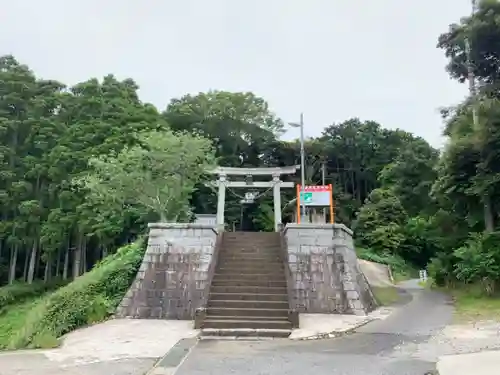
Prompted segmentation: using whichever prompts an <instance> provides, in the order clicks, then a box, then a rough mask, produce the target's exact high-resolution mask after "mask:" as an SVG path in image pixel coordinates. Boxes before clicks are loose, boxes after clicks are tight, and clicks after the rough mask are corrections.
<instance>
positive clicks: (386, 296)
mask: <svg viewBox="0 0 500 375" xmlns="http://www.w3.org/2000/svg"><path fill="white" fill-rule="evenodd" d="M372 291H373V294H375V298H376V299H377V301H378V303H379V304H381V305H382V306H390V305H394V304H395V303H397V302H399V301H400V299H401V295H400V294H399V291H398V288H396V287H393V286H388V287H380V286H372Z"/></svg>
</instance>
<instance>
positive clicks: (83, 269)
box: [80, 237, 87, 275]
mask: <svg viewBox="0 0 500 375" xmlns="http://www.w3.org/2000/svg"><path fill="white" fill-rule="evenodd" d="M82 242H83V243H82V266H81V268H80V275H83V274H84V273H85V272H87V239H86V238H85V237H84V238H83V240H82Z"/></svg>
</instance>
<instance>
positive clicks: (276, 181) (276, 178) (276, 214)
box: [273, 174, 281, 232]
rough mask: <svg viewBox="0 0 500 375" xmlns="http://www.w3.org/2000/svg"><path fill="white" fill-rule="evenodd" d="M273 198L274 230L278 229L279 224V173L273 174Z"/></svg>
mask: <svg viewBox="0 0 500 375" xmlns="http://www.w3.org/2000/svg"><path fill="white" fill-rule="evenodd" d="M273 182H274V186H273V199H274V230H275V231H276V232H278V231H279V228H280V225H281V186H280V183H281V180H280V175H279V174H275V175H273Z"/></svg>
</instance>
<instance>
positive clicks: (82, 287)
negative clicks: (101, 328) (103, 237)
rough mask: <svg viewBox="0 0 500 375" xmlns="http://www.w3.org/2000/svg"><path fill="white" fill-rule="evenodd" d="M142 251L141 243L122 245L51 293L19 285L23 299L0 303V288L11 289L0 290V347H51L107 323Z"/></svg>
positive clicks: (133, 275)
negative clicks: (88, 327) (72, 334)
mask: <svg viewBox="0 0 500 375" xmlns="http://www.w3.org/2000/svg"><path fill="white" fill-rule="evenodd" d="M144 250H145V247H144V242H143V241H138V242H137V243H134V244H130V245H126V246H124V247H122V248H120V249H119V250H118V251H117V252H116V254H113V255H110V256H109V257H107V258H106V259H104V260H103V261H102V262H101V263H99V264H98V265H96V266H95V267H94V268H93V269H92V270H91V271H90V272H87V273H86V274H84V275H82V276H80V277H79V278H77V279H76V280H75V281H73V282H72V283H69V284H68V285H66V286H63V287H61V288H59V289H57V290H56V291H54V292H47V290H44V289H43V288H40V287H38V286H37V287H36V288H38V289H37V292H36V293H35V292H31V293H30V292H29V291H30V287H26V286H25V285H23V286H21V287H20V288H19V289H21V290H23V293H25V297H24V298H22V299H19V298H12V296H11V295H10V294H11V293H9V295H8V298H4V300H5V301H8V302H6V303H4V305H2V304H1V303H2V298H1V297H2V290H3V289H5V288H10V287H5V288H0V349H18V348H26V347H28V348H49V347H54V346H57V345H58V343H59V341H58V339H59V337H61V336H62V335H64V334H66V333H68V332H70V331H72V330H75V329H77V328H80V327H82V326H85V325H88V324H91V323H94V322H99V321H103V320H105V319H107V318H108V317H109V316H110V315H111V314H112V313H114V311H115V310H116V307H117V305H118V304H119V303H120V301H121V299H122V298H123V295H124V294H125V292H126V291H127V289H128V288H129V286H130V284H131V282H132V281H133V279H134V277H135V275H136V273H137V270H138V268H139V266H140V264H141V261H142V257H143V255H144ZM34 287H35V286H33V288H34ZM4 294H5V295H7V294H8V293H4Z"/></svg>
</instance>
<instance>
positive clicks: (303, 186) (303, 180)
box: [288, 113, 306, 223]
mask: <svg viewBox="0 0 500 375" xmlns="http://www.w3.org/2000/svg"><path fill="white" fill-rule="evenodd" d="M288 125H290V126H293V127H294V128H300V195H301V197H302V199H301V200H300V206H301V209H300V211H301V212H297V216H299V215H300V218H301V220H300V222H301V223H303V222H305V220H306V204H305V202H304V196H305V191H306V190H305V189H306V156H305V155H306V154H305V150H304V114H303V113H301V114H300V122H299V123H298V124H297V123H296V122H289V123H288Z"/></svg>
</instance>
